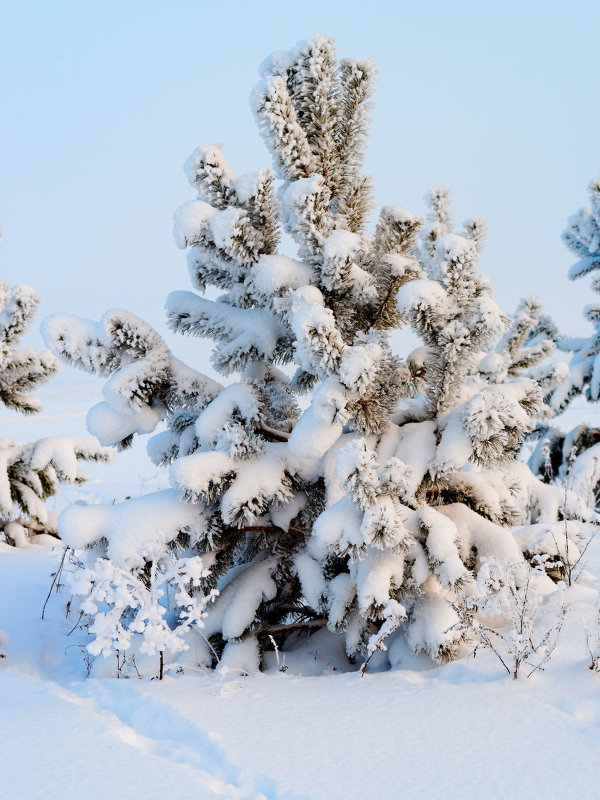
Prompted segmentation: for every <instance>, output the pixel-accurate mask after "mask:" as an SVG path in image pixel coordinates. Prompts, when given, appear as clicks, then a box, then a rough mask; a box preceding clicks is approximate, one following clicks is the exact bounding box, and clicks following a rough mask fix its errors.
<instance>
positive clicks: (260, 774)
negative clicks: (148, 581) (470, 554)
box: [0, 385, 600, 800]
mask: <svg viewBox="0 0 600 800" xmlns="http://www.w3.org/2000/svg"><path fill="white" fill-rule="evenodd" d="M97 399H99V386H98V387H92V386H88V385H82V386H78V387H62V386H60V385H55V386H53V387H48V388H47V389H46V390H45V392H44V397H43V400H44V405H45V410H44V414H43V418H42V419H39V418H37V417H29V418H22V417H17V416H16V415H14V416H13V415H11V414H8V413H7V414H6V416H5V418H4V419H3V420H2V421H4V427H5V429H6V426H7V425H8V424H11V425H14V429H15V435H16V436H17V438H19V439H20V440H24V441H26V440H33V439H35V438H39V435H40V434H41V433H42V432H43V431H44V430H47V428H48V420H49V419H51V420H52V422H53V426H54V427H55V430H54V431H53V433H56V434H57V435H58V434H64V435H70V436H82V435H84V434H85V427H84V419H85V409H86V408H87V407H88V406H89V404H90V402H93V401H94V400H97ZM599 413H600V409H597V408H596V407H594V406H585V408H581V407H575V405H573V406H572V407H571V408H570V410H569V412H568V414H569V418H568V419H561V420H559V422H560V424H561V426H563V427H564V428H565V429H569V428H570V427H572V426H573V424H575V422H579V421H581V419H582V418H584V419H586V421H592V422H597V419H596V418H597V417H598V414H599ZM565 416H566V415H565ZM89 467H90V470H89V471H90V472H91V473H92V474H93V480H92V483H90V484H88V485H84V487H82V488H81V489H76V488H74V487H68V488H67V490H66V494H65V495H64V496H62V495H61V496H60V497H59V498H57V507H58V508H60V507H62V506H63V505H64V503H65V502H66V501H67V500H71V501H72V500H75V499H77V498H80V499H84V500H90V501H93V502H99V501H100V500H106V499H108V500H110V499H112V498H114V497H116V498H117V499H121V498H122V497H123V496H124V495H126V494H133V495H137V494H140V493H142V490H143V491H148V485H147V484H151V485H152V488H161V487H164V486H166V470H164V471H162V472H159V473H158V475H159V476H160V477H158V478H157V477H156V469H155V468H154V467H152V466H151V465H149V463H148V459H147V457H146V456H145V454H144V452H143V443H142V445H141V446H140V447H139V448H138V449H137V450H136V449H135V446H134V449H133V450H131V451H127V452H125V453H122V454H119V455H118V456H116V457H115V460H114V463H113V464H112V465H108V466H107V465H105V464H92V465H89ZM144 470H146V472H144ZM115 475H116V477H115ZM115 480H116V482H117V483H111V481H115ZM161 482H162V484H161ZM141 484H144V485H143V486H141ZM337 499H339V498H337V497H336V498H332V501H333V502H335V501H336V500H337ZM332 511H333V507H332ZM117 513H118V512H117ZM445 513H446V515H447V516H448V517H449V519H452V522H453V523H454V524H455V525H456V526H457V527H458V528H459V529H463V530H464V528H465V525H466V524H467V523H468V520H463V519H462V518H461V516H460V514H459V513H454V511H453V510H452V509H449V508H447V509H445ZM153 523H154V525H155V527H162V525H161V524H160V522H159V521H158V520H153ZM124 524H125V525H126V524H127V523H126V521H124ZM467 527H468V525H467ZM323 533H324V534H325V533H328V534H329V535H332V534H333V535H336V534H337V531H335V525H332V530H331V531H327V532H326V531H324V532H323ZM478 533H479V530H476V529H475V528H473V530H472V531H469V533H468V536H467V538H469V537H471V536H472V537H475V538H476V537H477V535H478ZM40 541H41V543H40V544H35V543H34V544H29V545H27V546H24V547H21V548H11V547H8V546H7V545H3V544H0V654H3V655H5V657H4V658H0V736H1V737H2V743H3V744H2V760H1V762H0V763H1V767H0V798H1V800H14V799H15V798H26V799H27V800H80V798H82V797H84V798H86V800H105V799H106V798H107V797H110V798H115V799H116V800H120V798H124V797H127V798H129V797H131V798H133V797H136V798H137V797H142V798H144V800H165V798H169V800H184V799H185V800H187V798H189V797H195V798H198V800H212V798H236V799H237V798H244V800H246V799H247V800H250V798H252V799H253V800H265V798H266V800H371V799H372V800H397V798H398V797H402V798H408V800H412V798H415V800H417V798H418V799H419V800H422V799H423V798H437V797H443V798H445V799H446V800H463V799H465V798H477V800H488V798H489V800H495V799H496V798H499V797H513V796H517V795H518V796H525V797H529V798H536V799H537V798H540V799H541V798H544V800H553V799H554V798H556V800H559V799H560V800H564V798H571V797H573V798H588V797H590V798H591V797H595V796H597V794H598V778H599V775H600V768H599V767H598V755H597V754H598V752H599V748H600V691H599V690H600V674H598V673H597V672H593V671H591V670H589V669H588V662H589V659H588V655H587V651H586V645H585V626H586V625H587V626H589V627H592V626H593V624H594V621H595V619H596V614H597V610H598V607H599V606H600V537H597V539H595V540H594V541H593V543H592V545H591V546H590V548H589V550H588V551H587V553H586V559H585V560H586V561H587V565H586V568H585V571H584V572H583V574H582V576H581V578H580V579H579V581H578V582H577V583H576V584H575V586H574V587H572V588H571V589H567V590H566V592H565V600H566V601H567V604H568V606H569V613H568V616H567V620H566V623H565V628H564V630H563V634H562V636H561V640H560V643H559V646H558V648H557V650H556V652H555V654H554V657H553V659H552V661H551V662H550V663H549V665H548V666H547V669H546V671H545V672H538V673H536V674H534V675H533V676H532V677H531V678H529V679H528V678H526V677H525V674H526V673H525V674H524V675H523V677H522V678H520V679H519V680H518V681H512V680H510V679H509V678H508V676H507V675H506V673H505V672H504V670H503V668H502V667H501V665H500V664H499V662H497V661H496V660H495V658H494V656H493V655H492V654H490V653H486V652H483V651H480V652H479V653H478V654H477V656H476V658H472V657H471V658H469V657H468V656H469V653H470V652H471V650H470V648H469V647H466V649H465V651H464V654H463V659H462V660H460V661H457V662H454V663H451V664H448V665H445V666H432V665H431V662H429V661H428V660H427V659H425V658H424V657H417V656H415V655H413V654H411V653H410V652H409V650H408V648H407V647H406V645H405V643H404V642H403V641H402V639H400V638H394V637H393V636H392V637H390V640H389V641H388V652H389V658H390V660H391V661H392V662H393V663H394V665H395V667H394V669H393V670H387V660H386V656H385V655H384V654H380V653H375V655H374V656H373V658H372V659H371V662H370V663H369V667H368V669H367V673H366V675H365V677H364V678H361V677H360V675H359V674H358V672H357V668H358V666H359V665H358V664H356V665H351V664H350V663H349V662H348V660H347V658H346V656H345V654H344V640H343V637H341V636H340V637H337V636H335V635H333V634H331V633H329V632H328V631H325V630H321V631H319V632H318V633H316V634H314V635H313V636H311V637H310V638H309V639H306V638H304V637H305V635H303V636H301V637H300V636H299V637H298V638H297V639H296V640H295V641H294V642H292V643H291V644H290V646H289V647H288V648H287V652H284V653H280V654H279V655H280V659H283V658H285V666H286V667H287V671H286V672H279V671H278V670H277V663H276V658H275V653H273V652H269V653H267V654H266V664H267V669H266V672H264V673H260V674H259V673H255V674H251V675H246V676H243V675H241V674H240V673H239V670H238V671H236V668H235V667H236V663H237V662H238V660H239V658H240V654H239V653H238V652H237V650H236V648H235V646H234V645H235V642H232V643H231V644H230V645H228V651H227V653H226V654H225V656H224V658H223V661H222V667H221V669H220V670H219V671H218V672H217V673H209V672H207V671H204V670H194V669H192V668H190V664H189V662H187V663H186V664H184V665H183V666H184V674H182V675H176V674H175V671H174V670H170V671H169V672H168V674H167V677H166V678H165V679H164V680H163V681H162V682H159V681H158V680H152V679H151V678H152V677H153V676H154V675H156V665H155V663H154V662H153V661H152V659H151V658H150V657H149V658H148V663H146V664H145V665H144V666H143V668H142V674H143V675H144V677H143V679H137V678H136V677H132V676H131V675H129V677H128V679H126V680H117V679H116V678H115V677H114V675H115V665H114V659H104V658H103V657H101V656H100V657H98V658H97V659H96V662H95V663H94V670H93V674H94V675H96V676H97V677H91V678H86V674H85V673H86V670H85V666H84V660H83V655H82V644H83V642H84V634H83V633H82V631H80V630H79V629H75V630H74V631H73V633H71V634H70V635H68V634H69V631H71V629H72V627H73V625H74V623H75V620H67V619H65V616H64V609H65V604H66V602H67V600H68V599H69V598H68V597H67V596H65V592H66V589H63V590H62V591H61V592H59V593H58V594H57V593H55V592H53V593H52V595H51V597H50V600H49V601H48V605H47V607H46V613H45V619H44V620H42V619H41V618H40V615H41V610H42V606H43V604H44V601H45V599H46V596H47V594H48V590H49V589H50V584H51V582H52V577H51V576H52V574H53V573H54V572H55V571H56V569H57V567H58V565H59V562H60V559H61V555H62V544H61V543H60V542H56V541H53V540H51V539H50V540H49V539H48V537H43V538H42V537H40ZM462 544H463V546H466V544H465V542H463V543H462ZM313 563H314V562H312V559H311V558H310V556H308V555H305V556H304V560H300V562H299V563H298V564H297V565H296V568H297V569H298V570H299V571H300V570H302V571H303V572H305V573H306V572H307V571H310V570H311V567H312V564H313ZM265 566H266V565H265ZM314 577H315V580H314V581H313V583H314V587H313V589H314V591H313V594H314V597H312V598H310V600H311V602H313V603H314V604H315V605H316V603H317V601H318V599H319V595H320V593H321V586H320V585H319V582H318V575H317V574H315V576H314ZM268 584H269V579H268V574H267V569H265V575H264V589H265V590H266V591H267V594H268V588H269V587H268ZM224 605H225V604H224ZM233 611H234V609H230V610H229V613H231V614H232V622H233ZM236 615H237V614H236ZM246 647H247V648H252V647H253V640H249V642H248V644H247V645H246ZM242 660H243V661H244V662H245V663H249V659H248V657H247V654H246V655H245V656H244V658H243V659H242Z"/></svg>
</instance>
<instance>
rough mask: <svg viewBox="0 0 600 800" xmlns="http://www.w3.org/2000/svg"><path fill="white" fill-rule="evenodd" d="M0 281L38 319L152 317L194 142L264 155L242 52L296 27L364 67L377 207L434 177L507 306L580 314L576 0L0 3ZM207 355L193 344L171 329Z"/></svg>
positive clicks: (579, 31) (259, 51) (564, 317)
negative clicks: (22, 288)
mask: <svg viewBox="0 0 600 800" xmlns="http://www.w3.org/2000/svg"><path fill="white" fill-rule="evenodd" d="M0 10H1V15H0V19H1V26H0V65H1V74H2V102H1V110H0V141H1V144H2V146H1V148H0V224H1V225H2V228H3V231H4V236H3V239H2V240H1V241H2V245H1V249H0V277H2V278H3V279H5V280H7V281H9V282H12V283H14V282H19V281H20V282H26V283H30V284H32V285H34V286H35V287H36V288H37V289H38V290H39V291H40V293H41V294H42V295H43V298H44V303H43V308H42V312H41V314H40V319H41V317H42V316H43V315H44V314H46V313H51V312H54V311H68V312H72V313H78V314H81V315H83V316H88V317H92V318H96V319H97V318H98V317H99V316H100V315H101V313H102V312H103V311H104V310H105V309H106V308H108V307H115V306H118V307H124V308H129V309H130V310H131V311H134V312H136V313H138V314H139V315H140V316H143V317H144V318H146V319H148V320H149V321H150V322H151V323H153V324H154V325H155V326H156V327H157V328H158V329H159V330H161V331H164V323H163V318H164V317H163V310H162V308H163V303H164V299H165V296H166V294H167V293H168V292H169V291H171V290H174V289H181V288H189V284H188V279H187V272H186V267H185V256H184V254H183V253H181V252H180V251H178V250H177V249H176V248H175V245H174V244H173V240H172V233H171V229H172V213H173V211H174V209H175V208H176V207H177V206H178V205H179V204H180V203H182V202H184V201H186V200H188V199H190V198H191V196H192V194H191V190H190V189H189V187H188V186H187V184H186V182H185V179H184V176H183V172H182V169H181V165H182V164H183V162H184V160H185V159H186V158H187V156H188V155H189V153H190V152H191V151H192V149H193V148H194V147H195V146H196V145H197V144H198V143H200V142H202V141H208V142H218V143H221V144H223V145H224V149H225V152H226V154H227V156H228V157H229V160H230V163H231V164H232V166H233V168H234V169H235V170H236V171H238V172H244V171H246V170H251V169H256V168H257V167H258V166H260V165H262V164H266V163H268V156H267V154H266V151H265V150H264V147H263V145H262V142H261V141H260V139H259V137H258V135H257V132H256V129H255V126H254V122H253V119H252V116H251V113H250V110H249V105H248V96H249V93H250V90H251V88H252V86H253V84H254V83H255V82H256V80H257V72H256V67H257V65H258V63H259V62H260V61H261V60H262V59H263V58H264V57H265V56H266V55H267V54H268V53H269V52H271V51H272V50H277V49H283V48H287V47H289V46H290V45H292V44H293V43H294V42H295V41H297V40H298V39H300V38H303V37H305V36H307V35H310V34H311V33H315V32H319V33H326V34H330V35H334V36H336V37H337V40H338V48H339V52H340V55H342V56H350V55H353V56H354V55H356V56H361V57H368V58H371V59H373V60H374V61H375V62H376V63H378V64H379V66H380V77H379V84H378V90H377V94H376V98H375V99H376V107H375V111H374V123H373V129H372V130H373V135H372V138H371V144H370V148H369V154H368V162H367V168H368V170H369V172H370V173H371V174H372V175H373V176H374V181H375V186H376V191H377V202H378V204H379V205H382V204H387V203H395V204H398V205H402V206H405V207H406V208H408V209H409V210H411V211H413V212H414V213H420V212H422V211H423V202H422V196H423V193H424V192H425V191H426V190H427V189H428V188H430V187H431V186H433V185H435V184H438V183H444V184H446V185H448V186H450V187H451V188H452V189H453V191H454V194H455V198H456V203H455V211H456V215H457V218H458V220H459V221H462V220H463V219H464V218H465V217H468V216H483V217H485V218H486V219H487V220H488V223H489V226H490V234H489V239H488V246H487V248H486V251H485V253H484V257H483V259H482V262H481V269H482V271H483V272H484V273H486V274H488V275H490V276H491V277H492V279H493V280H494V282H495V284H496V286H497V296H498V298H499V300H500V302H501V304H502V305H503V306H504V307H506V308H507V310H508V311H511V310H512V309H513V308H514V306H515V304H516V302H517V300H518V299H519V297H520V296H522V295H524V294H527V293H532V292H533V293H538V294H539V295H540V296H541V298H542V299H543V300H544V302H545V303H546V305H547V307H548V309H549V311H550V312H551V313H552V314H553V315H554V316H555V317H556V318H557V321H558V322H559V323H560V325H561V326H562V327H563V328H564V329H565V330H566V331H567V330H568V331H569V332H570V333H574V334H576V333H580V332H584V331H585V330H586V326H585V323H584V322H583V320H582V318H581V306H582V305H583V304H584V303H586V302H589V296H590V292H589V289H588V287H587V283H586V281H581V282H580V283H579V284H571V283H569V282H568V281H567V278H566V270H567V268H568V266H569V264H570V263H571V262H572V260H573V259H572V257H571V256H570V255H569V253H568V252H567V251H566V250H565V248H564V247H563V245H562V244H561V241H560V233H561V231H562V229H563V227H564V223H565V220H566V218H567V216H568V215H569V214H571V213H573V212H574V211H575V210H576V209H577V208H578V207H579V206H580V205H583V204H584V203H585V202H586V186H587V184H588V182H589V180H590V179H591V178H592V176H593V175H595V174H597V173H598V172H600V141H599V138H598V131H599V130H600V107H599V103H598V94H599V93H598V57H597V52H598V35H599V31H600V3H598V2H597V0H590V2H571V3H569V4H568V5H567V4H566V3H564V2H561V3H558V2H530V3H525V2H521V3H517V2H502V3H491V2H480V3H474V2H452V3H445V2H411V3H407V2H402V1H401V0H400V1H399V2H377V0H371V1H370V2H363V3H358V2H325V1H324V0H321V2H297V3H293V4H291V3H283V2H282V3H273V2H260V1H258V2H252V3H249V2H231V0H229V1H228V0H222V2H210V3H208V2H201V1H200V0H196V2H190V1H188V2H184V1H181V2H177V1H174V2H164V1H163V2H149V1H148V0H146V1H145V2H127V0H121V2H113V0H102V2H96V0H86V1H85V2H82V0H78V1H77V2H71V1H68V2H58V0H57V1H56V2H27V0H20V2H17V1H16V0H12V1H11V2H0ZM170 342H171V344H173V345H174V348H175V349H176V351H177V352H178V354H180V355H183V357H184V358H186V360H188V361H189V362H190V363H191V364H192V365H193V366H196V367H201V368H202V367H204V365H205V364H206V360H205V357H204V352H202V350H203V348H204V347H205V346H204V345H203V344H202V343H201V342H199V341H198V340H193V341H191V342H189V341H188V342H187V343H185V342H183V341H182V338H181V337H177V338H170Z"/></svg>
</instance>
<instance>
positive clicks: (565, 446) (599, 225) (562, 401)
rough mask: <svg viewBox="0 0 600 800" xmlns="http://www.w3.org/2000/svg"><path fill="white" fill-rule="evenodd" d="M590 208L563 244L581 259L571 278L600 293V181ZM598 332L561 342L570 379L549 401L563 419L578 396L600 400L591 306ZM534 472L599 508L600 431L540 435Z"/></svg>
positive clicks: (599, 318)
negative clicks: (589, 277)
mask: <svg viewBox="0 0 600 800" xmlns="http://www.w3.org/2000/svg"><path fill="white" fill-rule="evenodd" d="M588 191H589V197H590V205H589V206H588V207H587V208H581V209H579V211H578V212H577V213H576V214H574V215H573V216H572V217H570V218H569V220H568V222H567V227H566V229H565V231H564V232H563V235H562V239H563V242H564V243H565V244H566V246H567V247H568V249H569V250H570V251H571V252H572V253H573V254H574V255H576V256H577V257H578V261H577V262H576V263H575V264H573V266H572V267H571V268H570V270H569V278H570V279H571V280H577V279H578V278H582V277H584V276H586V275H593V274H594V273H596V274H595V276H594V277H593V278H592V284H591V286H592V291H594V292H597V293H598V292H600V275H598V274H597V273H598V270H600V178H596V179H595V180H593V181H592V182H591V183H590V185H589V187H588ZM583 315H584V317H585V318H586V319H587V320H588V322H591V323H592V324H593V326H594V332H593V333H592V335H591V336H587V337H580V338H569V337H560V338H558V341H557V344H558V348H559V349H560V350H562V351H563V352H565V353H571V359H570V363H569V369H568V373H567V376H566V379H565V380H564V381H563V382H562V383H561V385H559V386H558V387H557V388H556V389H555V390H554V391H553V392H552V394H551V395H550V405H551V407H552V409H553V411H554V412H555V413H557V414H560V413H561V412H562V411H564V410H565V408H567V406H568V405H569V403H570V402H571V401H572V400H573V399H575V398H576V397H579V396H584V397H585V398H586V399H587V400H588V401H589V402H592V403H596V402H598V400H599V399H600V304H598V303H592V304H590V305H588V306H586V307H585V308H584V310H583ZM529 463H530V466H531V468H532V469H533V470H534V472H536V473H538V474H540V475H541V476H542V477H543V478H544V480H546V481H549V482H552V481H556V482H558V483H565V482H566V483H568V484H569V485H570V486H572V488H573V489H574V490H575V491H576V492H577V493H579V494H580V495H581V496H582V497H584V498H585V499H586V502H588V503H590V504H591V505H593V506H595V507H598V504H599V502H600V492H599V490H600V429H598V428H597V427H593V426H589V425H586V424H581V425H578V426H576V427H575V428H573V429H572V430H571V431H569V432H568V433H565V432H564V431H561V430H559V429H558V428H555V427H552V426H549V425H547V426H545V427H543V428H541V429H540V431H539V441H538V445H537V447H536V449H535V450H534V452H533V453H532V455H531V458H530V461H529Z"/></svg>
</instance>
